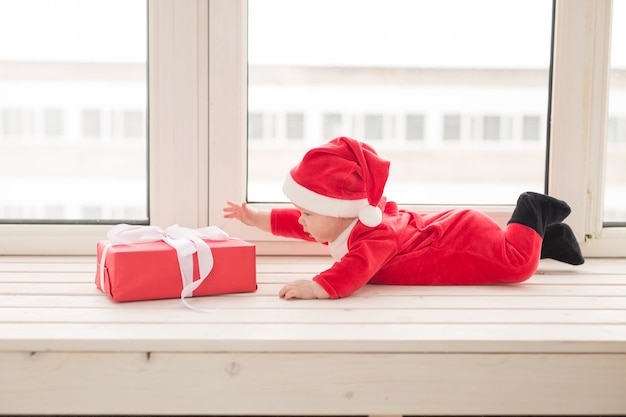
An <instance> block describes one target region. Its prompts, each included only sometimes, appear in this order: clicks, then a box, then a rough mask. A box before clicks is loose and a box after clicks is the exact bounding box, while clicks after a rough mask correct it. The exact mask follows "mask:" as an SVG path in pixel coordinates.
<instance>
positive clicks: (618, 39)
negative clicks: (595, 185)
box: [604, 0, 626, 225]
mask: <svg viewBox="0 0 626 417" xmlns="http://www.w3.org/2000/svg"><path fill="white" fill-rule="evenodd" d="M625 19H626V0H614V2H613V25H612V32H613V33H612V38H611V39H612V40H611V78H610V91H609V118H608V119H609V120H608V126H607V153H606V188H605V199H604V221H605V222H607V223H608V224H609V225H611V223H612V224H615V225H624V224H626V39H625V37H626V28H625V27H624V25H623V22H624V21H625Z"/></svg>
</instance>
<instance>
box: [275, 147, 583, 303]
mask: <svg viewBox="0 0 626 417" xmlns="http://www.w3.org/2000/svg"><path fill="white" fill-rule="evenodd" d="M389 165H390V163H389V162H388V161H386V160H384V159H382V158H380V157H379V156H378V155H377V154H376V152H375V151H374V149H373V148H371V147H370V146H368V145H367V144H364V143H361V142H359V141H356V140H354V139H351V138H346V137H340V138H336V139H334V140H332V141H330V142H329V143H327V144H325V145H322V146H320V147H318V148H314V149H312V150H310V151H309V152H308V153H307V154H306V155H305V156H304V158H303V159H302V161H301V162H300V163H299V164H298V165H297V166H296V167H294V168H293V169H292V170H291V171H290V173H289V175H288V176H287V178H286V180H285V184H284V187H283V190H284V192H285V194H286V195H287V197H288V198H289V199H290V200H291V201H292V202H293V203H294V204H295V205H297V206H300V207H303V208H305V209H306V210H310V211H312V212H315V213H318V214H322V215H325V216H332V217H341V218H354V221H353V222H352V223H351V224H350V225H349V226H348V227H347V228H346V229H345V230H344V231H343V232H342V233H341V234H340V235H339V237H338V238H337V239H336V240H335V241H333V242H328V246H329V248H330V253H331V255H332V257H333V258H334V260H335V261H336V262H335V263H334V264H333V265H332V266H331V267H330V268H329V269H328V270H326V271H323V272H321V273H320V274H318V275H316V276H315V277H314V278H313V280H314V281H315V282H317V283H318V284H320V285H321V286H322V287H323V288H324V290H326V291H327V292H328V294H329V295H330V297H331V298H339V297H346V296H348V295H350V294H351V293H353V292H354V291H356V290H358V289H359V288H361V287H362V286H364V285H365V284H368V283H371V284H395V285H478V284H509V283H519V282H522V281H525V280H527V279H528V278H530V277H531V276H532V275H533V274H534V272H535V271H536V269H537V267H538V264H539V259H540V258H541V257H550V258H554V259H558V260H560V261H563V262H567V263H571V264H575V265H577V264H581V263H582V262H584V259H583V258H582V256H581V253H580V248H579V246H578V243H577V241H576V239H575V237H574V235H573V232H572V230H571V229H570V228H569V227H568V226H567V225H565V224H563V223H562V221H563V219H565V217H567V215H568V214H569V213H570V208H569V206H568V205H567V204H566V203H565V202H563V201H561V200H557V199H554V198H552V197H549V196H546V195H543V194H536V193H524V194H522V195H521V196H520V198H519V199H518V202H517V206H516V208H515V210H514V212H513V216H512V218H511V220H510V221H509V223H508V225H507V227H506V228H505V229H502V228H501V227H500V226H499V225H498V224H497V223H495V221H493V220H492V219H491V218H490V217H488V216H487V215H485V214H484V213H481V212H479V211H475V210H449V211H445V212H442V213H438V214H420V213H415V212H410V211H406V210H400V209H398V206H397V205H396V203H394V202H387V201H385V199H384V198H383V190H384V186H385V183H386V181H387V177H388V174H389ZM299 217H300V211H299V210H297V209H274V210H272V213H271V227H272V233H273V234H275V235H278V236H284V237H291V238H298V239H303V240H312V238H311V236H310V235H309V234H308V233H306V232H304V230H303V226H302V225H301V224H300V223H299V221H298V219H299Z"/></svg>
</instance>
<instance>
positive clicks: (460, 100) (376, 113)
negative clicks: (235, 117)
mask: <svg viewBox="0 0 626 417" xmlns="http://www.w3.org/2000/svg"><path fill="white" fill-rule="evenodd" d="M277 10H280V11H281V12H280V13H277V12H276V11H277ZM451 10H454V13H451V12H450V11H451ZM355 11H358V13H356V12H355ZM284 16H289V18H288V19H285V18H284ZM248 24H249V28H248V69H249V73H248V76H249V77H248V79H249V85H248V106H249V109H248V110H249V112H250V113H267V112H273V113H275V114H276V115H277V116H278V117H285V116H284V115H287V114H290V113H293V112H294V111H304V113H305V114H306V115H307V124H306V125H305V127H304V132H303V133H304V138H303V140H302V141H298V142H296V141H286V140H285V139H284V138H282V137H280V135H279V132H277V135H275V136H271V137H270V136H265V137H263V139H262V140H260V141H258V140H255V141H254V147H253V148H250V149H249V153H248V162H249V166H248V199H249V200H250V201H259V202H272V201H275V202H278V201H286V200H285V197H284V196H283V195H282V191H281V189H282V187H281V183H282V179H283V178H284V176H285V174H286V173H287V172H288V170H289V169H290V168H291V167H292V166H293V165H295V164H296V163H297V162H298V161H299V159H300V158H301V157H302V155H303V154H304V152H305V151H306V150H307V149H309V148H310V147H313V146H316V145H319V144H322V143H324V142H327V141H328V140H330V139H332V138H334V137H336V136H340V135H344V136H351V137H354V138H357V139H360V140H363V141H366V142H371V145H372V146H374V147H375V149H376V150H377V151H378V152H379V153H380V154H381V155H382V156H383V157H385V158H388V159H390V160H391V161H392V171H391V176H390V179H389V181H388V183H387V188H386V192H385V194H386V195H387V197H389V198H391V199H394V200H396V201H398V202H399V203H405V204H411V203H416V204H462V205H465V204H512V203H514V202H515V200H516V199H517V196H518V195H519V193H520V192H522V191H526V190H534V191H543V190H544V188H543V187H544V176H545V157H546V132H547V127H546V120H547V117H546V116H545V115H546V114H547V110H548V77H549V64H550V45H551V31H552V27H551V26H552V4H551V2H549V1H545V0H517V1H515V0H511V1H501V0H475V1H467V0H438V1H432V0H255V1H250V2H248ZM528 28H533V29H532V30H528ZM529 115H531V116H533V117H534V116H535V115H539V118H538V119H532V120H529V119H528V116H529ZM309 122H310V123H309ZM533 122H535V123H537V125H536V126H534V125H532V123H533ZM529 139H532V140H529ZM251 143H252V142H251ZM268 154H271V155H272V161H273V163H272V164H270V165H271V166H268V164H266V163H262V161H261V160H262V159H263V158H267V155H268Z"/></svg>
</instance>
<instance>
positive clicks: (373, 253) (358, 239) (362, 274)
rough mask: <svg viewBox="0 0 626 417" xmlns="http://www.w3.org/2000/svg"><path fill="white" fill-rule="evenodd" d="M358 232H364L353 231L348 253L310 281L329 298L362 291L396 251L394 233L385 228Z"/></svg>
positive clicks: (366, 229) (365, 229)
mask: <svg viewBox="0 0 626 417" xmlns="http://www.w3.org/2000/svg"><path fill="white" fill-rule="evenodd" d="M357 227H359V226H357ZM360 228H364V229H358V230H357V229H356V228H355V230H354V231H353V235H352V236H351V237H350V241H349V242H348V253H347V254H346V255H344V257H343V258H341V260H340V261H339V262H335V263H334V264H333V266H332V267H330V269H327V270H326V271H324V272H322V273H320V274H319V275H317V276H315V277H314V278H313V281H315V282H317V283H318V284H320V285H321V286H322V288H324V289H325V290H326V292H327V293H328V295H330V298H340V297H347V296H348V295H350V294H352V293H353V292H354V291H356V290H358V289H359V288H361V287H363V286H364V285H365V284H367V283H368V282H369V280H370V279H372V277H373V276H374V275H375V274H376V272H378V271H379V270H380V269H381V268H382V267H383V266H384V265H385V264H386V263H387V262H388V261H389V259H391V258H392V257H393V256H394V255H395V254H396V253H397V251H398V245H397V240H396V237H395V233H394V232H393V230H391V229H390V228H389V227H387V226H384V225H381V226H379V227H377V228H375V229H370V228H365V226H360Z"/></svg>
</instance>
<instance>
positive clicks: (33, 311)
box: [0, 305, 626, 324]
mask: <svg viewBox="0 0 626 417" xmlns="http://www.w3.org/2000/svg"><path fill="white" fill-rule="evenodd" d="M0 322H2V323H123V324H133V323H134V324H137V323H153V324H156V323H169V324H172V323H174V324H176V323H187V324H189V323H207V324H213V323H221V324H228V323H234V324H241V323H273V324H284V323H300V324H323V323H326V324H328V323H334V324H339V323H343V324H374V323H377V324H381V323H387V324H397V323H420V324H435V323H441V324H445V323H447V324H472V323H480V324H496V323H511V324H583V323H584V324H626V310H510V309H490V310H477V309H441V310H424V309H414V310H410V309H406V310H398V309H377V310H376V311H375V313H373V312H372V310H370V309H366V308H364V309H350V310H346V309H323V310H322V309H289V310H286V309H261V308H257V309H250V308H245V307H241V308H228V309H216V310H211V313H210V314H198V313H197V312H196V311H192V310H187V309H181V308H180V306H179V305H176V306H172V308H160V309H159V308H151V307H150V306H146V307H145V308H141V309H127V308H113V309H112V308H90V309H80V308H67V307H59V308H54V309H51V308H49V307H39V308H37V307H31V308H28V309H24V308H7V307H2V308H0Z"/></svg>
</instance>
